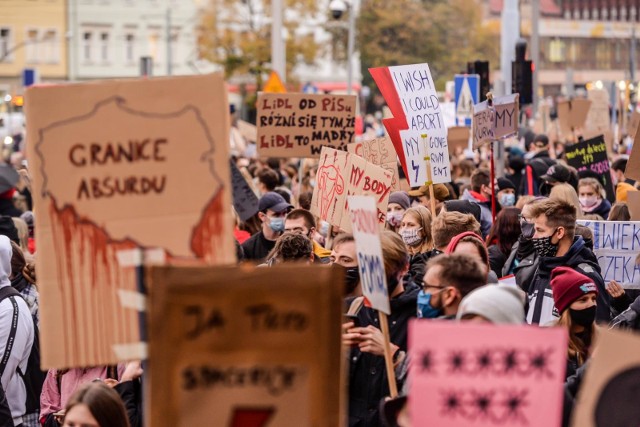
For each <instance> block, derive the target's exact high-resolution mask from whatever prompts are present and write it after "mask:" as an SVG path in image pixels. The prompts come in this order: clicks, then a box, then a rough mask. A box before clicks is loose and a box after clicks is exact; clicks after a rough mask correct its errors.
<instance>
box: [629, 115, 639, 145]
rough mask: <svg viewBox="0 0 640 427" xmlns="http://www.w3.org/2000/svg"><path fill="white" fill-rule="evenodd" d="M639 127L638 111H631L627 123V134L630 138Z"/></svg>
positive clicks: (633, 136) (634, 135)
mask: <svg viewBox="0 0 640 427" xmlns="http://www.w3.org/2000/svg"><path fill="white" fill-rule="evenodd" d="M639 127H640V112H638V111H634V112H633V113H631V117H630V118H629V122H628V123H627V135H629V136H630V137H631V138H635V137H636V135H637V132H638V128H639Z"/></svg>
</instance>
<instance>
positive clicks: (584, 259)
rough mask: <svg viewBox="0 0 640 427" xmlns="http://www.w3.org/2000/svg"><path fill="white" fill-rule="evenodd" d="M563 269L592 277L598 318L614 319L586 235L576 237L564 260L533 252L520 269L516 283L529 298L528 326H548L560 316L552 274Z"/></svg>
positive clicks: (521, 263) (516, 273) (607, 295)
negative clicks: (596, 289)
mask: <svg viewBox="0 0 640 427" xmlns="http://www.w3.org/2000/svg"><path fill="white" fill-rule="evenodd" d="M560 266H565V267H570V268H573V269H575V270H576V271H578V272H579V273H582V274H584V275H585V276H588V277H589V278H591V279H592V280H593V282H594V283H595V285H596V286H597V287H598V298H597V311H596V319H597V320H599V321H602V322H609V320H611V314H610V300H609V294H608V293H607V290H606V289H605V285H604V280H603V279H602V275H601V271H600V265H599V264H598V259H597V258H596V256H595V255H594V254H593V252H591V250H589V248H587V247H586V246H585V243H584V239H583V238H582V236H576V237H575V238H574V239H573V244H572V245H571V248H569V251H568V252H567V253H566V254H565V255H564V256H560V257H540V256H537V254H536V253H533V254H531V255H529V256H528V257H526V258H525V259H523V260H522V261H521V262H520V264H519V265H518V266H517V267H516V270H515V275H516V283H517V284H518V285H519V286H520V288H521V289H522V290H523V291H525V292H526V293H527V295H528V298H529V310H528V312H527V323H531V324H536V325H537V324H539V325H543V326H544V325H548V324H550V323H551V322H553V321H554V320H557V319H558V318H559V317H560V315H559V313H558V310H556V308H555V306H554V303H553V293H552V291H551V271H552V270H553V269H554V268H556V267H560Z"/></svg>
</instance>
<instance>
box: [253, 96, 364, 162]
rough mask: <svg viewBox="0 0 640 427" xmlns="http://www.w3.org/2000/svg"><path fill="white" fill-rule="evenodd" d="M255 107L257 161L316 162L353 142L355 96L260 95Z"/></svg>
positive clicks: (344, 148) (345, 148)
mask: <svg viewBox="0 0 640 427" xmlns="http://www.w3.org/2000/svg"><path fill="white" fill-rule="evenodd" d="M257 107H258V118H257V125H258V142H257V148H258V155H259V156H260V157H313V158H318V157H320V151H321V150H322V147H323V146H326V147H331V148H335V149H339V150H344V151H346V150H347V144H349V143H352V142H353V141H354V136H355V115H356V96H355V95H313V94H304V93H285V94H278V93H261V94H259V95H258V102H257Z"/></svg>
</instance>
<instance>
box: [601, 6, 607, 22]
mask: <svg viewBox="0 0 640 427" xmlns="http://www.w3.org/2000/svg"><path fill="white" fill-rule="evenodd" d="M608 17H609V10H608V9H607V8H606V6H605V7H603V8H602V19H607V18H608Z"/></svg>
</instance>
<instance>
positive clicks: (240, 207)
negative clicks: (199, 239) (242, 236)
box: [229, 160, 258, 221]
mask: <svg viewBox="0 0 640 427" xmlns="http://www.w3.org/2000/svg"><path fill="white" fill-rule="evenodd" d="M229 164H230V165H231V188H232V191H233V208H234V209H235V210H236V213H237V214H238V216H239V217H240V220H241V221H246V220H248V219H249V218H251V217H252V216H254V215H255V214H256V213H257V212H258V196H256V193H254V192H253V190H252V189H251V187H250V186H249V184H248V183H247V180H246V179H244V176H243V175H242V172H240V169H238V167H237V166H236V164H235V163H234V162H233V160H230V161H229Z"/></svg>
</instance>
